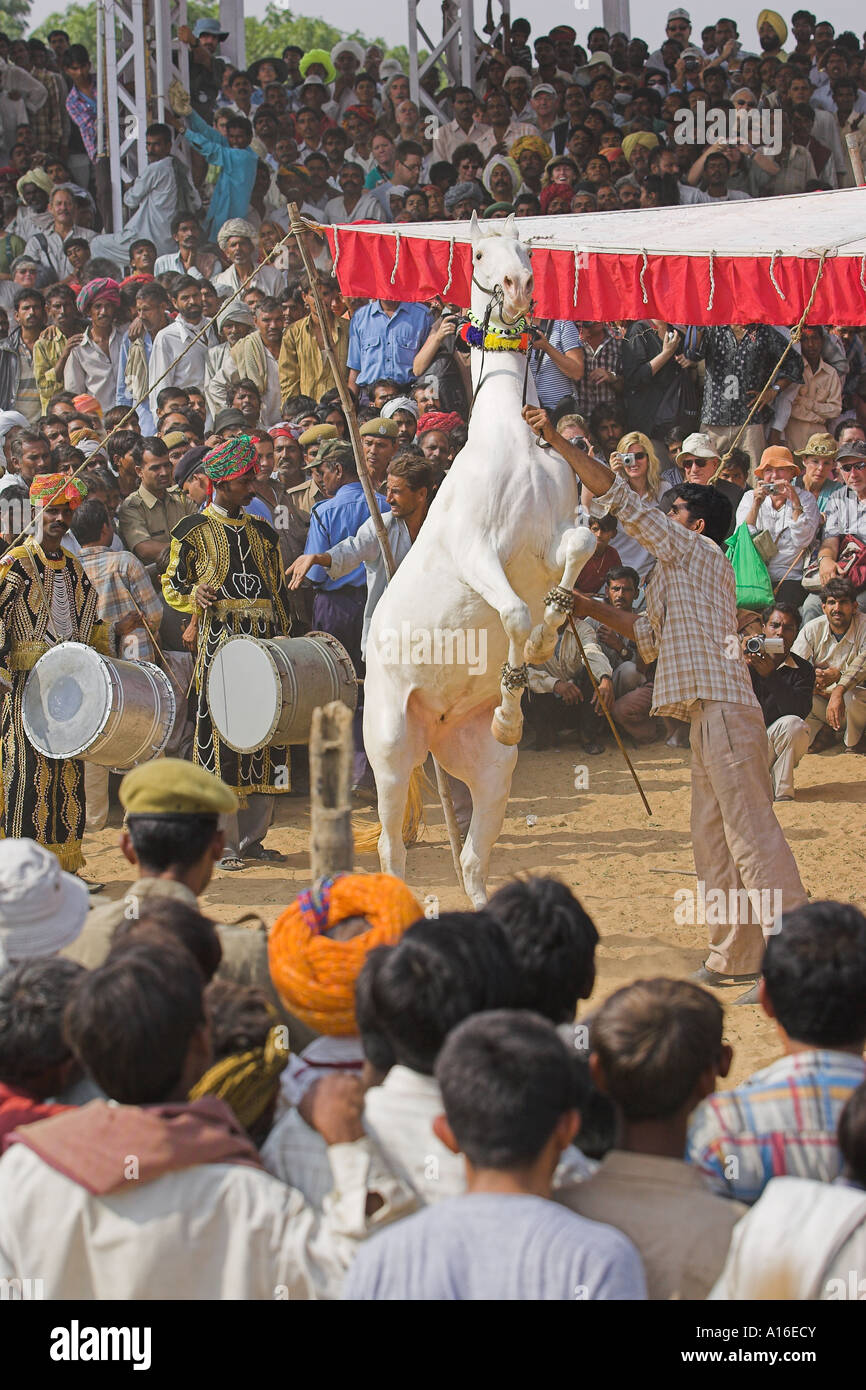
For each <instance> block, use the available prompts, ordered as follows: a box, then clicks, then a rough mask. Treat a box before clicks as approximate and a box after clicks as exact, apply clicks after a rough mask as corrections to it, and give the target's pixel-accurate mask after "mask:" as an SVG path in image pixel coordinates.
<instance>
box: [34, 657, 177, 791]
mask: <svg viewBox="0 0 866 1390" xmlns="http://www.w3.org/2000/svg"><path fill="white" fill-rule="evenodd" d="M174 718H175V697H174V690H173V688H172V684H171V681H170V680H169V679H168V676H166V675H165V673H164V672H162V671H160V669H159V667H158V666H152V665H151V663H150V662H149V661H121V660H119V659H116V658H114V657H108V656H101V655H100V654H99V652H96V651H94V650H93V648H92V647H86V646H84V645H83V643H81V642H61V643H59V645H58V646H56V647H52V648H51V649H50V650H49V651H47V652H46V653H45V655H44V656H41V657H40V658H39V660H38V661H37V663H36V665H35V666H34V667H33V670H32V671H31V672H30V675H29V676H28V678H27V684H26V685H25V687H24V708H23V720H24V732H25V733H26V735H27V737H28V738H29V740H30V742H31V743H32V744H33V747H34V748H35V749H36V751H37V752H38V753H42V754H43V756H44V757H46V758H86V760H87V761H88V762H91V763H99V764H101V766H103V767H111V768H116V769H117V770H118V771H123V770H125V769H126V768H130V767H135V765H136V764H137V763H141V762H146V761H147V760H148V759H149V758H155V757H156V756H157V755H158V754H159V753H161V752H162V750H163V749H164V748H165V745H166V743H167V742H168V739H169V736H170V734H171V731H172V728H173V727H174Z"/></svg>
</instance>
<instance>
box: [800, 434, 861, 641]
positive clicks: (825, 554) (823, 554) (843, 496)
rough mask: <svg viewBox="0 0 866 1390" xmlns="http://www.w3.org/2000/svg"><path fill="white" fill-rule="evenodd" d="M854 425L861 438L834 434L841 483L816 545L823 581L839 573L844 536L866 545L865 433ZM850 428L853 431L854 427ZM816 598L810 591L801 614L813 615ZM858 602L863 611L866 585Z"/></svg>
mask: <svg viewBox="0 0 866 1390" xmlns="http://www.w3.org/2000/svg"><path fill="white" fill-rule="evenodd" d="M853 428H854V429H856V430H857V434H858V435H859V436H861V437H860V438H848V437H847V436H848V435H849V429H848V428H846V429H843V430H841V431H840V432H839V433H838V435H837V438H838V442H839V451H838V453H837V454H836V468H837V470H838V472H839V475H840V477H841V478H842V481H843V486H842V487H841V488H840V489H839V491H838V492H835V493H834V494H833V496H832V497H831V498H830V500H829V502H828V503H827V506H826V509H825V511H824V536H823V539H822V541H821V544H820V546H819V548H818V561H819V567H820V576H821V582H822V583H823V584H826V583H827V581H828V579H833V578H835V577H837V576H838V575H839V565H838V561H839V557H840V554H841V552H842V550H843V549H844V545H845V538H846V537H847V536H852V537H853V538H854V539H855V540H857V541H859V542H860V543H861V544H863V545H866V442H864V439H866V435H864V433H863V431H861V430H860V429H859V427H858V426H856V425H855V426H854V427H853ZM850 432H851V433H853V429H852V430H851V431H850ZM818 602H819V600H818V599H817V597H816V595H814V594H810V595H809V597H808V599H807V600H806V603H805V605H804V612H803V616H804V618H813V617H814V616H815V614H816V612H817V607H818ZM857 604H858V607H859V608H860V609H861V610H863V611H864V612H866V587H864V588H862V589H860V591H859V593H858V595H857Z"/></svg>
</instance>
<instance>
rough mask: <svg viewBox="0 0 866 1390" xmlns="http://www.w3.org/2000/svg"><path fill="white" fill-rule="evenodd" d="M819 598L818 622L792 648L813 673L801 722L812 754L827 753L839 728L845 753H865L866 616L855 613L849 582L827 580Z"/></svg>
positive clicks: (805, 628)
mask: <svg viewBox="0 0 866 1390" xmlns="http://www.w3.org/2000/svg"><path fill="white" fill-rule="evenodd" d="M820 598H821V607H822V608H823V610H824V611H823V616H822V617H820V618H812V619H811V620H810V621H809V622H807V623H805V624H804V625H803V627H802V629H801V631H800V633H799V635H798V637H797V640H796V642H795V643H794V646H793V648H792V650H793V652H794V654H795V655H796V656H801V657H805V658H806V660H807V661H809V662H811V664H812V665H813V666H814V668H815V694H814V697H813V699H812V710H811V713H810V714H809V716H808V718H807V720H806V722H807V724H808V726H809V733H810V735H811V738H812V745H811V747H812V751H814V752H820V751H821V749H822V748H827V747H830V746H831V745H832V744H833V743H835V742H836V737H837V735H838V734H839V732H840V731H841V730H842V729H843V726H844V743H845V752H846V753H861V752H866V748H864V743H863V733H864V730H866V700H864V699H863V691H862V684H863V681H864V677H866V614H863V613H860V612H859V611H858V609H857V599H856V594H855V592H854V586H853V585H852V583H851V581H850V580H848V579H839V578H836V579H830V580H829V581H828V582H827V583H826V584H825V585H824V587H823V589H822V590H821V594H820Z"/></svg>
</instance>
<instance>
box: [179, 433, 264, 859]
mask: <svg viewBox="0 0 866 1390" xmlns="http://www.w3.org/2000/svg"><path fill="white" fill-rule="evenodd" d="M255 461H256V449H255V445H254V444H253V442H252V440H251V439H250V438H249V436H248V435H239V436H238V437H237V439H231V440H229V441H228V442H227V443H225V444H221V445H219V447H218V448H216V449H214V450H212V451H211V453H209V454H207V455H206V456H205V458H204V459H203V460H202V465H203V468H204V471H205V473H206V474H207V476H208V478H209V479H210V482H211V487H212V497H211V499H210V501H209V502H208V505H207V506H206V507H205V509H204V511H202V512H198V513H196V514H195V515H194V516H188V517H184V518H183V520H182V521H179V522H178V524H177V525H176V526H175V528H174V530H173V531H172V533H171V554H170V557H169V562H168V567H167V569H166V571H165V574H164V575H163V577H162V591H163V594H164V595H165V600H166V602H167V603H169V604H170V605H171V607H172V608H175V609H177V610H178V611H179V612H184V613H190V614H194V615H197V616H198V633H197V637H196V665H195V686H196V726H195V744H194V749H193V761H194V762H196V763H198V764H199V765H200V766H201V767H204V768H207V770H208V772H212V773H214V775H215V776H217V777H219V778H221V780H222V781H223V782H225V783H226V784H227V786H229V787H231V788H232V789H233V790H234V791H235V792H237V794H238V796H239V798H240V802H241V810H239V811H238V812H237V815H236V816H232V817H229V818H227V820H226V821H224V822H223V824H222V828H223V830H224V833H225V837H226V850H225V854H224V857H223V859H222V860H221V867H223V868H230V869H241V868H243V867H244V860H245V859H265V860H273V861H277V860H281V859H282V858H284V856H283V855H280V854H277V853H276V852H275V851H273V850H266V849H265V848H264V847H263V845H262V841H263V840H264V837H265V835H266V834H267V831H268V827H269V826H270V823H271V820H272V818H273V813H274V794H275V793H277V792H287V791H288V790H289V752H288V749H287V748H276V747H266V748H262V749H260V750H259V751H258V752H256V753H236V752H234V751H233V750H232V749H231V748H228V747H227V746H226V744H225V743H223V742H222V740H221V739H220V738H219V736H218V734H217V733H216V730H215V729H214V726H213V721H212V720H211V716H210V711H209V709H208V704H207V674H208V670H209V668H210V664H211V662H212V661H213V659H214V656H215V655H216V653H217V651H218V650H219V649H220V647H221V646H222V645H223V643H224V642H226V641H227V640H228V638H230V637H237V636H243V637H256V638H270V637H287V636H288V635H289V629H290V626H291V619H290V616H289V596H288V593H287V590H286V583H285V578H284V576H283V566H282V562H281V558H280V550H279V544H278V539H277V533H276V531H275V530H274V529H273V527H272V526H270V525H269V523H268V522H267V521H263V520H262V519H261V518H260V517H257V516H251V515H249V514H248V513H246V512H244V510H243V508H244V507H245V506H246V504H247V503H248V502H249V501H250V499H251V498H252V496H253V479H254V476H255ZM250 698H251V699H255V691H254V690H251V691H250Z"/></svg>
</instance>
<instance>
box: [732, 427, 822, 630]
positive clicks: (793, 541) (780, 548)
mask: <svg viewBox="0 0 866 1390" xmlns="http://www.w3.org/2000/svg"><path fill="white" fill-rule="evenodd" d="M799 472H800V468H799V465H798V464H796V463H795V462H794V458H793V455H792V454H791V451H790V449H783V448H782V447H781V446H780V445H773V446H771V447H770V448H769V449H765V450H764V452H763V454H762V455H761V462H760V463H759V465H758V467H757V468H756V469H755V477H756V478H757V480H758V481H757V484H756V486H755V487H754V488H753V489H752V490H751V491H750V492H747V493H745V494H744V495H743V497H742V500H741V501H740V505H739V506H738V508H737V525H738V526H740V525H742V523H743V522H745V523H746V525H747V526H748V528H749V531H750V532H751V534H752V535H753V536H754V535H757V534H758V532H760V531H763V532H765V533H766V534H767V535H768V536H769V537H770V538H771V540H772V542H773V545H774V546H775V553H774V554H773V556H772V557H771V559H770V560H768V561H767V569H768V570H769V573H770V579H771V580H772V581H773V587H774V589H775V590H776V593H777V595H778V597H779V598H781V599H784V600H787V601H788V602H790V603H795V604H796V605H797V607H798V608H799V606H800V604H801V603H802V601H803V588H802V584H801V582H800V581H801V580H802V578H803V564H804V561H805V559H806V557H807V555H808V551H809V547H810V546H811V544H812V541H813V540H814V539H815V536H816V535H817V533H818V527H819V526H820V524H821V513H820V512H819V511H818V504H817V502H816V501H815V499H814V497H813V496H812V494H811V493H809V492H805V491H804V490H803V488H801V487H797V485H796V483H795V479H796V477H797V474H798V473H799Z"/></svg>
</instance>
